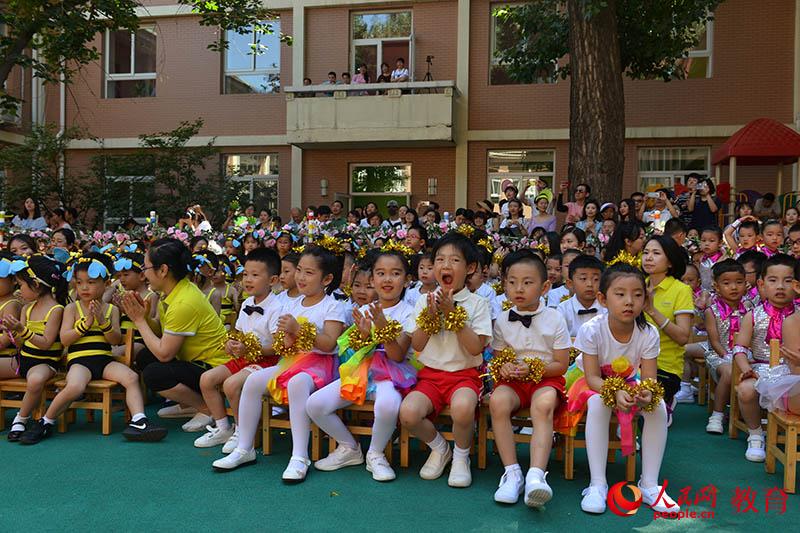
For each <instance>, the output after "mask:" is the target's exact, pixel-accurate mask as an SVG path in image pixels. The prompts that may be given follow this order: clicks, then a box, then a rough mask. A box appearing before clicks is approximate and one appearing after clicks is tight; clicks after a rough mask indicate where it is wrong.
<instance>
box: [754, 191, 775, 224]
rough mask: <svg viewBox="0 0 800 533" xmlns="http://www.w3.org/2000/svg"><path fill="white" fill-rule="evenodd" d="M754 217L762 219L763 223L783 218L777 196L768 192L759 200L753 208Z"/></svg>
mask: <svg viewBox="0 0 800 533" xmlns="http://www.w3.org/2000/svg"><path fill="white" fill-rule="evenodd" d="M753 215H755V216H756V217H758V218H760V219H761V220H762V221H764V220H769V219H771V218H774V219H777V218H780V217H781V206H779V205H778V202H776V201H775V195H774V194H772V193H771V192H768V193H767V194H765V195H764V196H762V197H761V198H759V199H758V200H756V204H755V205H754V206H753Z"/></svg>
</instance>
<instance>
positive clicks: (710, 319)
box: [705, 309, 728, 357]
mask: <svg viewBox="0 0 800 533" xmlns="http://www.w3.org/2000/svg"><path fill="white" fill-rule="evenodd" d="M705 322H706V333H708V344H709V345H710V346H711V348H712V349H713V350H714V351H715V352H717V355H719V356H720V357H724V356H725V354H726V353H728V350H727V348H726V347H725V346H724V345H723V344H722V342H721V341H720V338H719V330H718V329H717V320H716V318H714V313H712V312H711V309H706V312H705Z"/></svg>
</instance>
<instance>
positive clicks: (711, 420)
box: [706, 415, 725, 435]
mask: <svg viewBox="0 0 800 533" xmlns="http://www.w3.org/2000/svg"><path fill="white" fill-rule="evenodd" d="M706 433H712V434H714V435H722V434H723V433H725V428H724V427H723V426H722V416H721V415H711V416H709V417H708V424H706Z"/></svg>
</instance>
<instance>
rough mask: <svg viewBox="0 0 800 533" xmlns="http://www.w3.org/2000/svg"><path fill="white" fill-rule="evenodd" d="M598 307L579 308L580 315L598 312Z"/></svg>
mask: <svg viewBox="0 0 800 533" xmlns="http://www.w3.org/2000/svg"><path fill="white" fill-rule="evenodd" d="M596 312H597V309H595V308H594V307H592V308H591V309H578V316H581V315H591V314H592V313H596Z"/></svg>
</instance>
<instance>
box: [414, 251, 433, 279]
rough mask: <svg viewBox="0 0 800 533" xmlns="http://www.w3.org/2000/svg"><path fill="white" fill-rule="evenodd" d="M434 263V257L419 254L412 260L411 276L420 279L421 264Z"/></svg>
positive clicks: (427, 254) (428, 254) (426, 253)
mask: <svg viewBox="0 0 800 533" xmlns="http://www.w3.org/2000/svg"><path fill="white" fill-rule="evenodd" d="M426 259H427V260H428V261H433V256H431V254H430V253H429V252H425V253H422V254H417V255H415V256H413V257H412V258H411V276H412V277H413V278H414V279H418V278H419V264H420V263H422V261H424V260H426Z"/></svg>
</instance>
